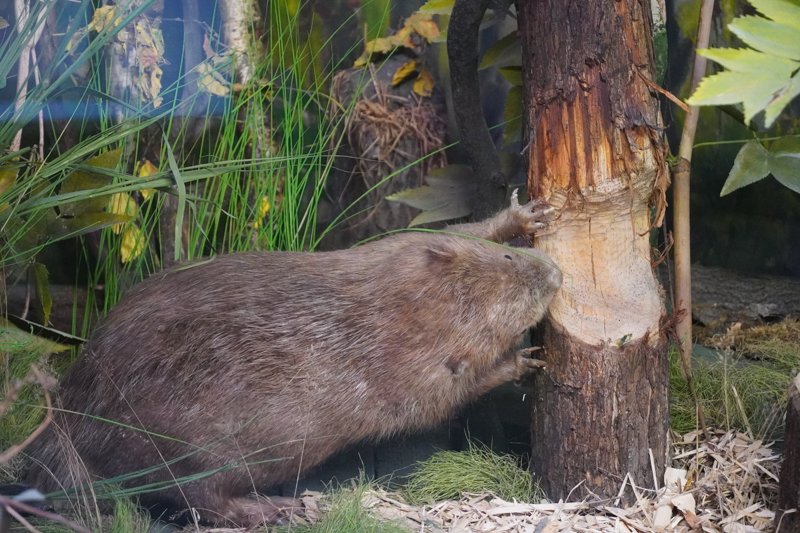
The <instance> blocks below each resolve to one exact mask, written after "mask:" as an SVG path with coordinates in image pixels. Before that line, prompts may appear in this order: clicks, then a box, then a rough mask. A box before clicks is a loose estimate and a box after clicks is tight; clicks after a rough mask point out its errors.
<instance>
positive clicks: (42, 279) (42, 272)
mask: <svg viewBox="0 0 800 533" xmlns="http://www.w3.org/2000/svg"><path fill="white" fill-rule="evenodd" d="M33 273H34V277H35V278H36V296H37V298H38V299H39V303H40V304H41V306H42V323H43V324H45V325H46V324H47V323H48V322H50V311H52V310H53V296H52V295H51V294H50V282H49V277H50V274H49V273H48V272H47V267H46V266H44V265H43V264H42V263H34V264H33Z"/></svg>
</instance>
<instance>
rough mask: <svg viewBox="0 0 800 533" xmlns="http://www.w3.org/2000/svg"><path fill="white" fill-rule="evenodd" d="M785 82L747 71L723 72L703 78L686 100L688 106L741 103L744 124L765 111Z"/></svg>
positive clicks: (774, 77)
mask: <svg viewBox="0 0 800 533" xmlns="http://www.w3.org/2000/svg"><path fill="white" fill-rule="evenodd" d="M788 81H789V80H788V79H781V78H778V77H777V76H769V77H767V78H762V77H760V76H754V75H753V74H752V73H748V72H734V71H732V70H726V71H725V72H720V73H718V74H714V75H713V76H707V77H705V78H703V80H702V81H701V82H700V85H699V86H698V87H697V89H696V90H695V92H694V94H693V95H692V96H691V97H690V98H689V99H688V100H687V101H686V102H687V103H688V104H689V105H725V104H736V103H739V102H741V103H742V104H743V105H744V119H745V122H750V119H752V118H753V116H754V115H756V114H757V113H758V112H759V111H761V110H762V109H764V108H765V107H766V106H767V105H768V104H769V103H770V100H771V99H772V95H773V94H775V93H777V92H779V91H780V90H781V89H782V88H783V87H784V85H786V83H787V82H788Z"/></svg>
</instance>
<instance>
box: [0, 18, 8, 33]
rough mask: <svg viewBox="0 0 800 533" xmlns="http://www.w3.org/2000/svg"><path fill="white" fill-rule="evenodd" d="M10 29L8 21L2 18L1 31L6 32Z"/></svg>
mask: <svg viewBox="0 0 800 533" xmlns="http://www.w3.org/2000/svg"><path fill="white" fill-rule="evenodd" d="M6 28H8V21H7V20H6V19H4V18H3V17H0V30H4V29H6Z"/></svg>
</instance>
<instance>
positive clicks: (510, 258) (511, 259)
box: [503, 254, 514, 261]
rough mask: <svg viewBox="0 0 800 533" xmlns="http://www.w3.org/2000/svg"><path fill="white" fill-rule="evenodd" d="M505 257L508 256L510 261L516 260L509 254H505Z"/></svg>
mask: <svg viewBox="0 0 800 533" xmlns="http://www.w3.org/2000/svg"><path fill="white" fill-rule="evenodd" d="M503 257H505V258H506V259H508V260H509V261H513V260H514V258H513V257H511V256H510V255H508V254H506V255H504V256H503Z"/></svg>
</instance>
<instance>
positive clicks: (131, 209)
mask: <svg viewBox="0 0 800 533" xmlns="http://www.w3.org/2000/svg"><path fill="white" fill-rule="evenodd" d="M138 211H139V206H138V205H136V201H135V200H134V199H133V198H131V195H130V194H128V193H126V192H118V193H116V194H112V195H111V199H110V200H109V201H108V212H109V213H110V214H112V215H125V216H129V217H135V216H136V213H137V212H138ZM124 228H125V224H114V225H113V226H111V231H113V232H114V233H116V234H117V235H119V234H120V232H121V231H122V230H123V229H124Z"/></svg>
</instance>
